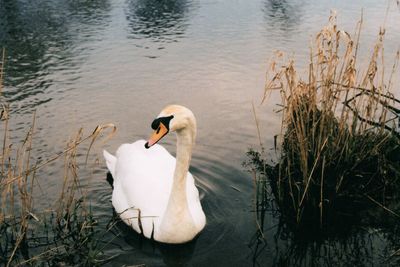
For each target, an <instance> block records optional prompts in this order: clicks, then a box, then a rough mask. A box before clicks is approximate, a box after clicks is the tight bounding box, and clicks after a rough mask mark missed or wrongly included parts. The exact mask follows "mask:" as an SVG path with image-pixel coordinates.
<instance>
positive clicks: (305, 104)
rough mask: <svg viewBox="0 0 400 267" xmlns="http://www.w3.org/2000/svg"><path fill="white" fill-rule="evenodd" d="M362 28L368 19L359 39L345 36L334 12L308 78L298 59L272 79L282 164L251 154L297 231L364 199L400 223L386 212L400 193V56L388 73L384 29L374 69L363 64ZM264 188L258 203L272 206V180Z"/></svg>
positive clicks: (276, 68) (275, 70)
mask: <svg viewBox="0 0 400 267" xmlns="http://www.w3.org/2000/svg"><path fill="white" fill-rule="evenodd" d="M361 29H362V19H361V20H360V22H359V23H358V25H357V29H356V32H355V34H353V35H351V34H349V33H347V32H345V31H343V30H339V29H338V27H337V24H336V16H335V14H332V15H331V16H330V18H329V23H328V25H327V26H326V27H324V28H323V29H322V30H321V31H320V32H319V33H318V34H317V35H316V37H315V39H314V43H313V44H312V47H311V49H310V50H311V51H310V57H309V63H308V72H307V74H306V75H305V78H303V79H302V78H299V76H298V74H297V73H298V72H297V70H296V67H295V62H294V60H289V61H288V62H286V63H284V64H283V65H280V62H278V60H274V61H273V62H272V63H271V65H270V69H269V71H268V73H267V74H268V77H269V78H268V80H267V83H266V87H265V92H264V98H263V100H262V101H263V102H264V101H265V100H266V99H267V98H268V96H269V95H270V94H271V93H272V92H276V91H277V90H279V92H280V94H281V106H282V110H281V112H282V132H281V136H282V138H281V140H282V141H281V143H280V147H279V148H280V152H281V153H280V158H279V160H278V162H277V164H266V163H265V159H264V158H263V156H262V154H260V153H258V152H255V151H251V152H250V153H249V155H250V156H251V158H252V159H253V160H254V161H255V162H258V166H259V168H260V171H261V172H263V173H264V174H266V175H267V176H268V178H269V180H270V185H271V188H272V192H273V195H274V197H275V199H276V203H277V205H278V207H279V210H280V211H281V213H282V214H284V215H285V216H286V217H287V219H288V220H289V221H291V222H292V223H293V224H294V225H304V224H308V225H310V224H311V225H318V227H322V228H323V227H325V226H327V223H328V222H329V220H334V218H333V217H334V216H333V215H332V214H333V212H337V211H338V210H340V209H342V208H344V207H346V203H347V204H351V203H354V202H358V201H361V200H362V201H364V200H368V202H369V205H375V206H379V207H381V208H382V209H384V210H385V211H387V213H388V214H390V215H392V216H397V217H400V216H399V215H398V214H397V213H396V212H395V211H393V210H391V209H390V208H389V207H388V206H387V205H388V199H389V198H393V197H394V196H395V195H396V193H397V192H399V189H400V133H399V130H398V128H399V123H400V121H399V117H400V108H399V106H400V105H399V104H400V101H399V100H398V99H396V98H395V96H394V95H393V94H392V93H391V91H392V90H393V89H398V83H395V77H396V76H398V74H399V72H398V68H397V67H398V62H399V54H400V53H399V51H398V52H397V53H396V54H395V55H393V57H390V59H391V60H392V59H393V64H392V68H391V69H387V68H385V66H386V61H385V57H384V45H383V44H384V37H385V29H384V28H382V29H381V30H380V32H379V34H378V38H377V41H376V44H375V45H374V47H373V50H372V53H371V56H370V58H369V61H368V63H367V64H361V62H360V59H359V57H360V56H359V53H358V50H359V40H360V34H361ZM277 58H278V59H282V58H283V57H282V55H280V54H279V55H278V56H277ZM363 69H364V70H363ZM258 185H259V187H260V186H262V188H263V189H262V190H259V189H258V190H259V191H260V192H259V193H258V196H257V198H258V199H261V200H265V199H266V198H267V196H266V195H267V194H268V191H267V190H266V189H265V180H263V179H261V180H258ZM257 203H258V204H260V203H259V202H257ZM347 206H350V205H347ZM346 212H349V210H346ZM350 212H351V211H350Z"/></svg>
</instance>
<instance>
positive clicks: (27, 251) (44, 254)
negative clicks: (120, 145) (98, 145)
mask: <svg viewBox="0 0 400 267" xmlns="http://www.w3.org/2000/svg"><path fill="white" fill-rule="evenodd" d="M3 74H4V52H3V60H2V64H1V65H0V88H1V85H2V81H3V77H4V75H3ZM9 114H10V108H9V105H7V104H6V103H5V104H4V103H3V104H2V110H1V123H2V124H3V125H2V129H4V134H3V142H2V151H1V152H2V153H1V154H0V157H1V158H0V199H1V204H0V237H1V238H0V265H2V266H3V265H4V266H7V267H8V266H26V265H34V266H36V265H41V266H55V265H57V266H58V265H73V266H76V265H79V266H95V265H98V264H100V263H101V262H102V261H101V259H100V258H101V254H102V252H101V251H100V250H98V243H97V240H96V238H95V233H96V231H98V230H97V229H96V228H95V226H96V220H95V219H94V218H93V215H92V212H91V209H90V205H89V204H88V203H87V202H86V193H85V191H84V190H83V189H82V187H81V186H80V179H79V168H78V162H77V155H78V148H79V146H80V145H81V144H82V143H83V142H85V141H90V144H89V149H88V151H87V155H88V154H89V151H90V148H91V146H92V145H93V143H94V142H95V140H96V139H97V138H98V136H99V135H100V134H101V133H102V132H103V131H104V130H105V129H107V128H110V127H111V128H112V133H111V135H112V134H113V133H114V132H115V130H116V129H115V126H114V125H112V124H107V125H103V126H98V127H97V128H96V129H95V130H94V131H93V133H91V134H90V135H88V136H86V137H83V130H82V129H80V130H79V131H78V133H77V134H76V136H75V137H73V138H72V139H71V140H70V141H69V142H68V143H67V146H66V148H65V150H64V151H62V152H60V153H58V154H56V155H54V156H53V157H50V158H49V159H47V160H43V161H38V160H35V159H34V157H33V156H32V155H31V151H32V149H33V147H32V144H33V140H34V136H35V125H36V116H35V114H33V119H32V123H31V127H30V129H29V130H28V133H27V134H26V136H25V138H23V140H21V141H20V142H18V143H16V142H14V143H11V142H10V136H9V135H10V132H11V131H10V129H9V120H10V115H9ZM61 159H64V173H63V186H62V189H61V192H60V195H59V199H58V201H57V203H56V204H55V206H54V205H51V204H49V207H47V209H45V211H43V212H42V213H40V214H34V205H33V204H34V202H35V199H34V192H33V191H34V188H35V184H36V181H37V179H38V177H37V172H38V171H39V170H40V169H41V168H42V167H44V166H46V165H48V164H49V163H50V162H53V161H56V160H61ZM86 159H87V157H86ZM46 210H47V211H46Z"/></svg>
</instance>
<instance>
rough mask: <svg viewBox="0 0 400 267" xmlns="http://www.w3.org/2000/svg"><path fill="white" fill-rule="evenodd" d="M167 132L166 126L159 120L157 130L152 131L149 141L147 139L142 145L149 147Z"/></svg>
mask: <svg viewBox="0 0 400 267" xmlns="http://www.w3.org/2000/svg"><path fill="white" fill-rule="evenodd" d="M167 133H168V128H167V127H166V126H165V125H164V124H163V123H162V122H160V125H159V126H158V128H157V130H155V131H154V132H153V134H152V135H151V136H150V138H149V141H147V143H146V144H145V145H144V147H145V148H150V147H151V146H153V145H154V144H156V143H157V142H158V141H160V140H161V138H163V137H164V136H165V135H166V134H167Z"/></svg>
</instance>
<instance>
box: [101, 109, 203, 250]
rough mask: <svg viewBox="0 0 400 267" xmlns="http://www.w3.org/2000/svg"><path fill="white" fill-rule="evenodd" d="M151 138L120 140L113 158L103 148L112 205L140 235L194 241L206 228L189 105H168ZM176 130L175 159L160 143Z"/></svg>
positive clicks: (156, 122) (157, 120)
mask: <svg viewBox="0 0 400 267" xmlns="http://www.w3.org/2000/svg"><path fill="white" fill-rule="evenodd" d="M151 127H152V129H153V130H154V132H153V134H152V135H151V137H150V139H149V140H148V141H147V142H146V141H145V140H138V141H136V142H134V143H132V144H122V145H121V146H120V147H119V148H118V150H117V152H116V154H115V156H113V155H111V154H110V153H108V152H107V151H106V150H104V151H103V155H104V158H105V160H106V165H107V168H108V170H109V171H110V173H111V175H112V176H113V178H114V184H113V186H114V189H113V193H112V204H113V206H114V208H115V211H116V212H117V214H118V215H119V216H120V218H121V219H122V221H124V222H125V223H126V224H127V225H128V226H130V227H132V228H133V229H134V230H135V231H136V232H138V233H139V234H143V235H144V236H145V237H147V238H153V239H154V240H156V241H159V242H163V243H170V244H177V243H185V242H188V241H190V240H192V239H193V238H194V237H195V236H196V235H197V234H198V233H199V232H200V231H201V230H202V229H203V228H204V226H205V224H206V217H205V214H204V212H203V209H202V207H201V203H200V199H199V192H198V190H197V188H196V186H195V183H194V179H193V176H192V174H190V172H189V171H188V170H189V164H190V160H191V155H192V148H193V145H194V141H195V138H196V119H195V117H194V115H193V113H192V111H190V110H189V109H188V108H186V107H183V106H180V105H170V106H167V107H165V108H164V109H163V110H162V111H161V113H160V114H159V115H158V117H157V118H156V119H155V120H154V121H153V123H152V124H151ZM169 132H176V136H177V151H176V159H175V158H174V157H173V156H172V155H171V154H170V153H169V152H168V151H167V150H166V149H165V148H164V147H162V146H161V145H158V144H156V143H157V142H158V141H159V140H160V139H161V138H163V137H164V136H165V135H167V134H168V133H169Z"/></svg>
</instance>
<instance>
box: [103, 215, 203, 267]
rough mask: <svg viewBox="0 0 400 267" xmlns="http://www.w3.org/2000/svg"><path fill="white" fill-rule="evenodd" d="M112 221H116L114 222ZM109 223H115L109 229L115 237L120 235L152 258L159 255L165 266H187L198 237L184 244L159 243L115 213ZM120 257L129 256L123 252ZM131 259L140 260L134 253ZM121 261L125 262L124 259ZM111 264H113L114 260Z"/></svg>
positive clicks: (133, 246)
mask: <svg viewBox="0 0 400 267" xmlns="http://www.w3.org/2000/svg"><path fill="white" fill-rule="evenodd" d="M114 221H116V223H115V222H114ZM110 224H111V225H115V226H114V227H113V228H112V229H111V231H112V232H113V234H114V235H115V237H121V236H122V237H123V239H124V241H125V242H126V243H127V244H129V245H130V246H131V247H132V248H134V249H135V250H140V251H141V252H142V253H145V254H147V255H149V256H150V257H152V258H159V257H161V259H162V262H163V263H164V264H165V265H166V266H174V267H180V266H187V265H188V263H189V262H190V260H191V258H192V255H193V252H194V250H195V247H196V242H197V239H198V238H197V237H196V238H195V239H193V240H192V241H190V242H188V243H184V244H163V243H159V242H156V241H154V240H150V239H147V238H145V237H144V236H143V235H140V234H138V233H136V232H135V231H134V230H133V229H132V228H130V227H128V226H127V225H126V224H125V223H123V222H122V221H121V220H120V219H119V217H118V216H117V215H116V214H115V213H114V218H113V220H112V221H111V222H110ZM122 257H124V258H126V257H129V255H127V254H123V255H122ZM132 260H134V261H138V263H139V262H140V259H137V257H135V255H132ZM122 261H123V262H126V259H125V260H122ZM113 264H115V262H114V263H113Z"/></svg>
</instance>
